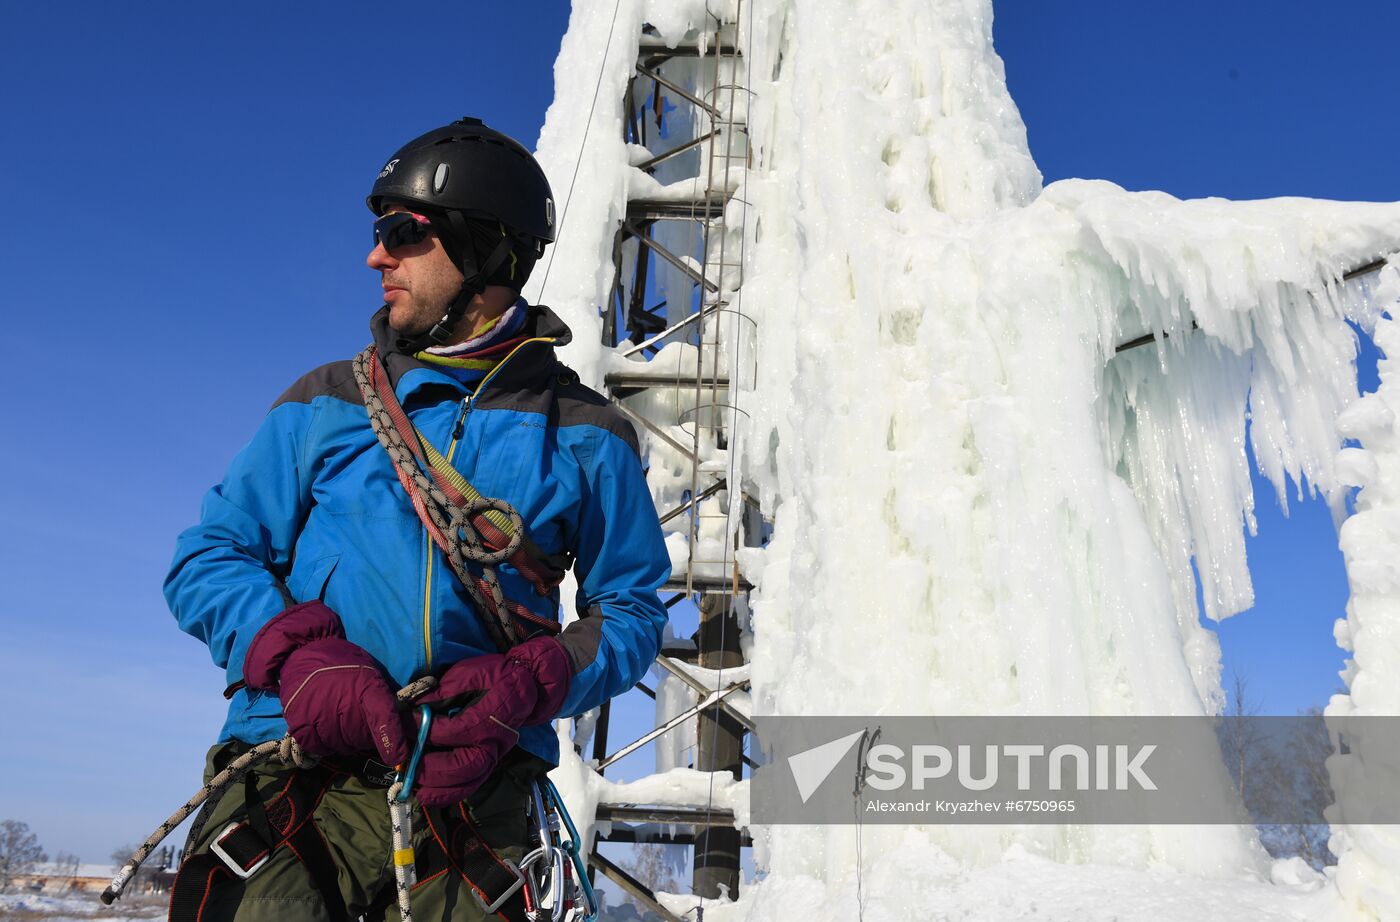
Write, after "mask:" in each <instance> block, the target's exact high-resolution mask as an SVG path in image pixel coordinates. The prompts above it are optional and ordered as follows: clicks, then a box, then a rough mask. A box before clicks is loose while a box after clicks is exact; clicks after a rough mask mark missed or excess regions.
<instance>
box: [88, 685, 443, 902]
mask: <svg viewBox="0 0 1400 922" xmlns="http://www.w3.org/2000/svg"><path fill="white" fill-rule="evenodd" d="M435 685H437V679H436V678H434V677H432V676H424V677H423V678H421V679H418V680H417V681H414V682H410V683H409V684H408V685H405V686H404V687H403V688H401V689H400V690H399V692H398V699H399V700H400V701H412V700H414V699H415V698H418V697H419V696H421V695H423V694H425V693H427V692H428V691H429V690H430V689H431V688H433V687H434V686H435ZM274 758H275V759H277V760H279V761H280V762H281V763H282V764H283V765H285V766H287V767H288V768H309V767H310V766H312V765H314V764H315V763H316V759H315V757H314V756H311V755H310V754H308V753H307V752H305V751H304V750H303V749H302V748H301V746H300V745H298V743H297V741H296V740H295V739H293V738H292V735H291V734H290V733H289V734H287V735H286V736H284V737H282V738H281V739H275V740H268V741H267V742H266V743H259V744H258V745H257V746H254V747H253V748H252V749H249V750H248V751H247V752H245V753H243V755H241V756H239V757H238V758H236V759H234V760H233V761H232V762H230V763H229V765H228V767H227V768H225V769H224V770H223V771H221V772H219V773H218V774H216V775H215V776H214V777H212V778H210V779H209V780H208V781H207V782H205V784H204V787H203V788H201V789H200V790H199V791H198V793H196V794H195V795H194V796H193V797H191V798H190V799H189V800H187V801H185V803H184V805H183V806H182V807H180V809H178V810H176V811H175V812H174V813H172V814H170V818H169V819H167V820H166V821H165V822H163V823H161V824H160V825H159V826H158V827H156V831H155V832H153V833H151V834H150V836H148V837H147V838H146V841H145V842H143V843H142V844H141V847H140V848H138V849H136V851H135V852H133V853H132V855H131V857H130V858H128V859H127V860H126V864H124V865H122V867H121V870H119V871H118V872H117V876H116V877H113V878H112V882H111V883H110V884H108V885H107V889H106V890H103V891H102V897H101V899H102V902H103V903H104V904H106V905H108V906H110V905H111V904H112V903H113V902H114V901H115V900H116V899H117V897H119V896H121V895H122V891H123V890H125V889H126V885H127V884H129V883H131V879H132V878H133V877H135V876H136V871H137V870H138V869H139V868H140V867H141V865H142V863H143V862H145V860H146V859H147V858H149V857H150V856H151V853H152V852H154V851H155V850H156V849H157V848H158V847H160V843H161V842H163V841H165V837H166V836H168V835H170V833H171V832H173V831H174V830H175V828H176V827H177V826H179V825H180V824H181V823H183V822H184V821H185V820H186V819H188V818H189V816H190V814H191V813H193V812H194V811H196V810H198V809H199V808H200V807H201V806H203V805H204V804H205V803H206V802H208V803H209V804H210V806H211V807H212V806H213V805H214V804H216V803H218V802H219V799H220V798H221V797H223V796H224V794H225V793H226V792H227V791H228V789H229V788H230V787H231V786H232V785H233V784H234V783H235V782H237V781H238V780H240V779H241V778H242V777H243V776H244V775H245V774H247V773H248V772H249V771H250V770H251V769H253V768H256V767H257V766H259V765H261V764H263V763H264V762H270V761H272V760H273V759H274ZM207 816H208V813H205V814H204V815H202V816H201V817H199V818H198V819H196V820H195V824H194V826H193V827H192V828H191V829H190V836H189V841H190V842H191V843H194V842H198V841H199V835H200V833H201V832H202V831H203V829H204V821H205V818H206V817H207Z"/></svg>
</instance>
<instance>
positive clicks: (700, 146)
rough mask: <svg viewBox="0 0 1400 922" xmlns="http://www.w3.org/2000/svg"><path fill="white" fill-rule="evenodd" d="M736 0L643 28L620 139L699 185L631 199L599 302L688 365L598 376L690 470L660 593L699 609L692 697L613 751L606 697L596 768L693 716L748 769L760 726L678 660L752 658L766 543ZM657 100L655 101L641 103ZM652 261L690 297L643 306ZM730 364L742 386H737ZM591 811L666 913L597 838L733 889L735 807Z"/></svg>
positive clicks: (704, 767)
mask: <svg viewBox="0 0 1400 922" xmlns="http://www.w3.org/2000/svg"><path fill="white" fill-rule="evenodd" d="M743 6H744V4H743V0H740V3H739V4H738V6H737V7H736V9H735V11H734V13H733V15H734V21H721V20H720V19H719V17H717V16H714V15H711V16H710V17H709V22H708V23H707V26H708V28H706V29H704V30H699V31H696V32H694V33H692V34H690V35H687V36H686V39H685V40H684V41H683V42H682V43H681V44H679V45H678V46H676V47H674V48H668V47H667V46H666V45H665V44H664V43H662V42H661V41H660V40H659V39H658V38H657V37H656V36H655V35H654V34H651V33H650V32H649V31H648V30H649V27H645V26H644V27H643V33H642V35H641V36H639V40H638V46H637V61H636V66H635V70H634V73H633V75H632V78H631V80H630V81H629V85H628V88H627V96H626V100H625V109H624V111H625V112H626V119H625V124H624V133H625V140H627V141H629V142H631V143H632V144H637V145H642V146H645V147H647V148H648V151H650V152H652V153H651V156H650V157H648V158H647V159H645V160H643V161H642V162H640V163H637V164H636V166H637V168H638V169H641V170H643V171H644V172H648V173H652V172H654V171H656V170H658V169H662V170H665V169H667V168H669V169H676V168H679V167H681V166H683V165H685V164H687V163H694V165H695V171H694V175H693V176H691V177H688V178H690V179H691V180H692V188H691V194H690V195H689V196H687V197H685V198H679V197H677V196H676V195H674V194H667V195H663V196H659V197H655V198H635V199H632V200H630V201H629V202H628V204H627V211H626V217H625V218H624V220H623V221H622V222H621V226H620V227H619V228H618V232H617V236H616V238H615V241H614V246H613V269H614V283H613V286H612V294H611V298H610V303H609V304H608V305H607V306H606V307H605V308H603V311H602V313H603V324H602V330H603V341H604V343H605V344H606V345H609V346H616V347H619V350H620V351H621V353H622V354H623V355H625V356H628V357H633V358H636V357H642V358H647V359H651V358H654V357H655V356H656V354H657V353H658V352H659V351H660V350H661V349H662V348H663V347H664V346H665V345H667V344H668V343H675V342H683V343H688V344H689V345H690V346H692V347H693V348H694V362H693V365H686V364H684V363H682V364H676V365H675V366H674V367H664V368H663V367H655V366H652V365H651V364H649V362H638V363H637V367H636V368H635V369H628V370H625V371H614V372H612V373H610V374H608V375H607V376H606V378H605V385H606V388H607V392H608V396H609V398H610V399H611V401H612V403H613V405H614V406H615V407H617V408H618V409H619V410H620V411H621V412H622V414H623V415H624V416H625V417H627V418H628V419H629V420H630V421H631V422H632V423H633V424H634V425H635V426H636V427H637V428H638V429H639V431H641V432H643V433H644V434H645V436H646V437H648V438H650V439H652V440H655V443H657V444H659V445H661V446H664V450H667V451H670V452H674V454H675V456H678V457H679V458H681V459H683V463H684V464H685V466H686V467H687V468H688V472H687V473H688V478H689V488H688V489H687V490H685V491H684V492H685V495H684V496H683V498H682V499H681V500H680V501H679V502H673V503H668V504H665V506H664V507H663V506H662V505H660V504H659V505H658V510H657V511H658V516H659V517H660V519H661V521H662V523H663V525H665V526H669V527H671V528H673V529H674V528H675V526H676V525H677V524H683V526H684V529H685V531H684V534H685V536H686V539H687V541H686V543H687V555H686V561H685V566H684V568H683V569H681V570H679V571H678V572H674V573H673V574H672V576H671V579H670V580H669V581H668V582H667V583H666V586H665V587H664V589H663V592H664V593H669V594H670V597H669V598H668V599H667V600H666V604H667V607H668V608H673V607H674V606H676V605H678V604H681V603H683V602H687V601H689V602H692V603H694V604H695V605H696V607H697V609H698V610H699V628H698V630H697V631H696V634H695V635H694V637H692V638H691V641H692V642H691V643H689V644H686V643H681V644H678V645H672V646H671V647H668V648H667V649H663V650H662V651H661V655H660V656H659V657H658V658H657V665H658V666H660V667H661V669H662V671H663V672H664V673H665V674H667V675H669V676H674V677H675V678H676V679H678V680H680V681H681V682H684V683H685V684H686V685H688V686H689V687H690V689H691V690H693V691H694V692H695V697H696V698H697V699H698V704H696V706H695V707H692V708H691V709H689V710H688V711H686V712H684V713H682V714H680V715H677V716H676V717H675V718H673V719H672V720H669V721H667V722H665V723H664V724H663V725H661V726H658V727H656V728H655V729H653V730H652V731H650V732H649V733H646V734H644V735H642V736H641V737H640V738H638V739H636V740H632V741H630V742H628V743H627V744H625V745H623V746H621V747H618V748H616V749H614V750H610V749H609V741H608V724H609V716H610V712H611V704H610V703H609V704H605V705H604V706H603V708H602V710H601V712H600V714H599V717H598V720H597V723H596V725H595V727H594V730H593V738H592V742H593V753H592V756H593V760H594V767H595V770H597V771H598V772H600V773H603V772H605V771H606V770H607V769H608V768H609V767H610V766H612V765H613V764H615V763H616V762H618V761H619V760H620V759H622V758H624V757H626V756H627V755H629V754H631V753H633V752H636V751H637V750H638V749H640V748H642V747H643V746H645V745H646V744H647V743H650V742H653V741H655V740H656V739H658V738H660V737H661V736H663V735H664V734H666V733H669V732H673V731H674V730H675V729H676V728H677V727H679V726H681V725H682V724H685V723H687V722H690V721H696V722H698V723H697V730H696V734H697V735H696V739H697V741H698V742H697V747H696V752H695V758H694V767H695V768H696V769H697V770H700V771H709V772H715V773H725V774H727V775H729V776H731V777H735V778H738V777H742V775H743V773H744V768H745V766H748V767H749V768H750V769H752V768H753V762H752V761H751V760H750V759H749V758H748V757H747V756H746V755H745V754H744V744H745V740H746V736H747V734H748V733H750V732H751V731H752V730H753V723H752V721H751V720H749V718H748V717H746V716H745V715H744V713H743V712H742V711H740V710H739V709H737V708H735V707H733V706H732V705H731V704H730V703H729V700H728V699H729V697H730V696H731V695H732V694H733V693H735V692H738V691H741V690H744V689H746V688H747V682H730V683H725V685H724V687H722V688H710V687H708V686H707V685H706V684H705V683H704V682H701V681H699V680H698V679H696V678H694V677H693V676H692V675H691V674H690V673H689V672H687V671H686V670H685V668H684V664H695V665H699V666H702V667H706V668H710V669H732V668H733V667H735V666H738V665H741V664H742V663H743V657H742V654H741V653H740V647H739V635H740V629H739V617H738V614H739V611H740V608H741V606H743V604H744V603H745V601H746V596H747V593H748V590H749V588H750V587H749V585H748V584H747V582H745V581H744V580H743V579H742V577H741V576H740V575H739V571H738V567H737V564H736V562H735V550H736V549H737V548H739V547H742V546H745V545H754V544H758V543H759V542H760V541H761V540H762V531H763V525H762V520H761V517H760V516H759V515H758V510H757V503H756V502H754V501H753V500H751V499H749V498H748V497H746V496H743V494H742V492H741V490H742V488H741V485H740V484H738V483H734V482H732V481H734V480H737V479H738V478H737V477H736V476H735V475H734V466H733V459H732V458H730V457H729V455H728V448H729V446H730V444H731V439H730V429H731V426H732V425H733V422H734V419H735V418H736V416H737V415H739V414H742V412H743V411H742V410H741V409H740V408H739V407H738V406H737V405H736V403H737V401H735V400H733V399H732V398H731V394H733V393H735V392H736V390H737V389H736V388H733V387H732V386H731V385H732V384H738V385H740V386H742V385H744V384H747V386H748V387H752V380H751V377H750V379H749V380H748V381H744V380H743V378H744V377H745V376H746V375H751V373H752V371H753V369H754V368H756V360H755V359H754V357H747V358H745V357H743V356H742V355H741V354H740V353H739V351H738V350H737V346H738V344H740V343H742V342H744V341H746V337H745V336H743V335H742V331H743V330H744V329H745V328H746V327H748V328H750V329H752V327H753V325H754V321H753V319H752V318H751V317H749V316H748V315H746V314H745V313H743V311H742V298H741V289H742V286H743V274H744V258H743V256H744V241H745V240H746V235H748V234H749V233H750V230H749V229H748V227H747V224H748V218H749V217H750V215H749V213H748V212H749V204H748V202H746V201H744V200H743V199H742V198H741V197H740V196H739V195H738V194H737V190H738V188H739V181H740V179H741V178H742V177H743V176H744V175H746V173H747V170H748V168H749V167H750V166H751V162H750V161H751V149H750V145H749V140H748V130H747V123H746V118H747V110H748V105H747V104H748V97H749V95H750V91H749V89H748V87H747V86H746V83H747V80H746V78H745V76H744V55H743V53H742V50H741V49H740V47H739V30H738V25H737V24H738V22H739V21H740V19H741V18H742V11H743ZM687 76H689V77H691V78H692V79H693V81H694V83H693V86H694V91H692V89H691V88H688V87H687V86H686V85H685V81H686V77H687ZM702 87H703V89H702ZM648 101H650V102H651V108H650V110H647V109H644V108H643V107H642V106H641V105H639V103H645V102H648ZM668 105H671V106H674V107H676V109H675V110H673V111H674V112H676V113H683V114H688V115H690V116H691V127H692V129H693V130H692V131H691V132H690V134H691V136H690V137H688V138H686V139H685V140H683V141H679V142H676V141H673V140H672V139H671V138H669V137H668V138H661V137H658V136H657V134H658V133H659V131H660V125H661V124H663V119H664V117H665V114H666V112H667V109H666V106H668ZM649 123H652V124H655V125H656V126H657V128H656V130H655V131H650V130H648V125H649ZM668 134H672V132H668ZM668 165H669V166H668ZM674 222H682V223H681V224H679V225H677V224H675V223H674ZM667 224H670V225H671V227H672V228H677V227H685V228H688V229H689V232H690V233H692V234H693V235H694V236H692V237H688V238H687V239H686V243H687V245H686V247H684V248H681V247H678V246H675V244H674V239H673V240H672V244H671V245H668V244H667V242H666V241H665V240H662V239H660V238H662V237H668V238H675V237H676V236H677V234H676V233H673V232H670V231H669V230H667V229H666V225H667ZM697 237H698V239H696V238H697ZM657 266H664V267H667V269H666V271H668V272H669V273H670V274H671V277H672V279H673V281H674V280H675V279H683V280H685V282H686V283H688V287H689V294H688V296H687V297H686V298H685V301H684V303H674V302H676V301H677V300H678V299H677V298H676V297H675V292H674V291H672V292H670V294H669V296H668V300H670V301H671V302H673V303H669V304H668V303H665V302H663V303H660V304H654V305H650V306H649V305H648V300H649V296H650V295H654V292H655V276H656V274H657V272H656V267H657ZM736 334H738V335H736ZM726 363H727V365H726ZM658 364H659V363H658ZM736 372H737V373H738V375H739V378H740V380H739V381H734V382H732V381H731V377H732V376H733V375H734V374H735V373H736ZM638 690H639V691H641V692H642V693H643V694H647V695H649V696H651V697H652V698H655V697H656V691H655V690H654V689H651V688H649V687H647V686H646V684H645V683H639V685H638ZM596 817H597V820H598V821H599V822H607V823H610V824H611V832H610V833H609V834H607V835H599V836H598V837H597V838H596V839H595V842H594V846H593V849H592V852H591V854H590V855H589V858H588V862H589V866H590V873H592V872H593V871H597V872H598V873H601V874H603V875H605V876H606V877H608V878H609V879H610V880H611V881H612V882H613V883H615V884H617V885H618V886H619V887H621V888H622V889H623V890H624V891H625V892H627V893H628V894H630V895H631V896H633V897H634V898H636V899H637V900H638V901H639V902H640V903H642V904H643V905H646V906H647V907H648V908H650V909H651V910H652V911H653V912H655V913H657V914H658V915H660V916H661V917H662V918H663V919H667V920H675V922H681V919H680V917H679V916H677V915H675V914H674V913H672V912H670V911H668V910H666V909H665V908H664V907H662V906H661V905H660V904H659V903H658V902H657V900H656V898H655V896H654V894H652V892H651V891H650V890H649V889H648V887H647V886H646V885H645V884H644V883H642V882H640V881H637V880H635V879H634V878H632V876H631V875H629V874H628V873H627V872H626V871H625V870H624V869H622V868H621V867H619V866H618V865H617V864H616V863H615V862H613V861H610V860H609V859H608V858H606V857H605V856H604V855H602V854H601V853H600V852H599V846H600V845H601V844H603V843H625V842H634V843H635V842H642V841H649V842H660V843H668V844H679V845H690V846H693V847H694V876H693V881H692V882H693V887H694V890H695V892H696V894H697V895H698V896H701V897H704V898H707V899H710V898H718V897H720V896H721V894H722V892H724V891H726V890H727V891H728V893H729V896H730V897H731V898H733V897H734V896H735V895H737V893H738V886H739V880H740V873H739V853H740V849H741V848H743V847H746V846H748V845H749V844H751V843H750V839H749V837H748V834H747V831H745V830H739V829H736V828H734V825H733V824H734V816H733V814H732V812H731V811H729V810H727V809H708V808H707V805H706V804H705V803H696V804H689V805H686V806H683V807H677V806H659V805H654V804H620V803H618V804H614V803H602V804H599V805H598V808H597V812H596Z"/></svg>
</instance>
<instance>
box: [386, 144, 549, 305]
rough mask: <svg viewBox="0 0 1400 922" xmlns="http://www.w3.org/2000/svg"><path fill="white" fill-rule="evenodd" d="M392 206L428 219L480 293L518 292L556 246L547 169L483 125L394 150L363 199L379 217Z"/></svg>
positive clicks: (468, 281)
mask: <svg viewBox="0 0 1400 922" xmlns="http://www.w3.org/2000/svg"><path fill="white" fill-rule="evenodd" d="M390 202H400V203H403V204H406V205H410V206H412V207H413V208H414V210H415V211H419V212H421V213H422V214H424V215H425V216H426V217H428V219H429V220H430V221H431V222H432V224H433V227H434V229H435V230H436V231H437V232H438V238H439V239H440V240H442V243H443V247H444V249H446V250H447V255H448V256H449V257H451V258H452V261H453V262H454V263H456V264H457V265H458V266H459V267H460V268H461V269H462V274H463V275H464V276H465V277H466V278H467V287H468V288H472V289H475V290H476V291H480V290H482V289H483V288H484V287H485V285H486V284H488V283H491V284H506V285H510V286H511V287H514V288H516V289H519V288H520V287H521V286H523V285H524V283H525V279H526V278H528V277H529V274H530V269H531V268H532V267H533V265H534V262H535V260H537V259H538V258H539V257H540V256H542V255H543V254H544V248H545V246H547V245H548V244H550V243H553V242H554V232H555V227H554V196H553V195H552V193H551V192H550V190H549V180H548V179H546V178H545V175H544V170H542V169H541V168H540V165H539V163H537V162H536V161H535V158H534V157H533V156H532V155H531V154H530V152H529V151H528V150H526V149H525V148H524V147H523V146H522V145H521V144H520V143H519V142H517V141H516V140H514V139H513V138H511V137H509V136H507V135H504V134H502V133H501V132H499V131H496V130H495V129H493V128H488V127H487V126H486V125H484V124H482V122H481V120H480V119H475V118H461V119H458V120H457V121H455V122H453V123H452V124H450V125H444V126H443V127H441V128H435V129H433V130H432V131H430V132H428V133H427V134H424V135H421V136H419V137H417V138H414V139H413V140H412V141H409V142H408V143H407V144H405V145H404V146H403V147H401V148H399V149H398V150H397V151H395V152H394V155H393V156H392V157H390V158H389V162H388V163H386V164H384V168H383V169H381V170H380V171H379V176H378V178H376V179H375V181H374V187H373V188H372V189H371V190H370V193H369V197H368V198H366V199H365V203H366V204H367V205H369V209H370V211H372V212H374V213H375V214H376V215H378V214H382V213H383V211H384V208H385V207H386V205H387V204H388V203H390Z"/></svg>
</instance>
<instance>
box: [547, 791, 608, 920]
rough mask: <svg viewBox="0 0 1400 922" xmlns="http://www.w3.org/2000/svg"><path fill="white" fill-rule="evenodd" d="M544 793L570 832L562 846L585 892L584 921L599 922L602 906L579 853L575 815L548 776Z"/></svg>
mask: <svg viewBox="0 0 1400 922" xmlns="http://www.w3.org/2000/svg"><path fill="white" fill-rule="evenodd" d="M542 788H543V791H544V793H546V794H548V796H549V803H550V806H552V807H553V808H554V809H555V810H556V811H557V812H558V814H559V818H560V819H562V820H563V821H564V828H565V829H567V830H568V832H569V841H568V842H567V843H562V844H561V848H562V849H563V850H564V851H567V852H568V853H569V858H570V859H572V861H573V865H574V877H575V878H576V879H577V881H578V884H579V887H580V888H581V889H582V892H583V904H584V909H585V910H586V911H585V913H584V917H583V919H584V922H597V919H598V914H599V912H600V907H599V906H598V897H597V895H596V894H595V893H594V892H593V885H592V884H590V883H589V882H588V868H587V867H585V866H584V863H583V856H582V855H580V854H579V851H578V848H579V841H580V837H579V834H578V829H577V828H576V827H575V826H574V820H573V817H571V816H569V810H568V808H567V807H565V806H564V798H562V797H560V796H559V789H558V788H556V787H555V786H554V782H553V781H550V780H549V778H548V776H546V777H545V778H544V783H543V785H542Z"/></svg>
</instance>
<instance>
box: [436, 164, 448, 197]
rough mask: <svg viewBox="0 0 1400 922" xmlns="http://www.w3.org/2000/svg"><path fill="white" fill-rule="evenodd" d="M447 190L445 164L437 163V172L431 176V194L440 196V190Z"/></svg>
mask: <svg viewBox="0 0 1400 922" xmlns="http://www.w3.org/2000/svg"><path fill="white" fill-rule="evenodd" d="M446 188H447V164H446V163H439V164H438V165H437V172H436V173H434V174H433V192H434V194H438V195H440V194H442V190H443V189H446Z"/></svg>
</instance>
